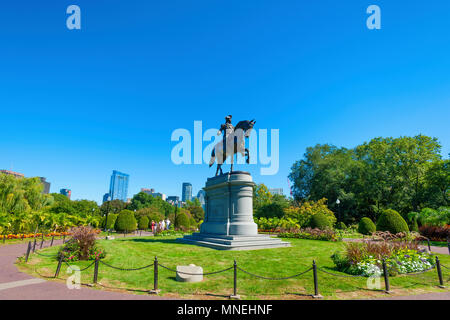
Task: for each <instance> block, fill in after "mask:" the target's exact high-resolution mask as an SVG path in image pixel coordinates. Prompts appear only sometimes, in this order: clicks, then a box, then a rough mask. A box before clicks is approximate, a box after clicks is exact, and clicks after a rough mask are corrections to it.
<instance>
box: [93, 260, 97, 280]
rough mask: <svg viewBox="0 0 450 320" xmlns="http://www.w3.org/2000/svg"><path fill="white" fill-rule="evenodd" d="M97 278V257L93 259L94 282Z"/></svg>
mask: <svg viewBox="0 0 450 320" xmlns="http://www.w3.org/2000/svg"><path fill="white" fill-rule="evenodd" d="M97 279H98V259H95V265H94V284H96V283H97Z"/></svg>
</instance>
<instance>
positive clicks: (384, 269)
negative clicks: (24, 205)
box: [26, 242, 450, 299]
mask: <svg viewBox="0 0 450 320" xmlns="http://www.w3.org/2000/svg"><path fill="white" fill-rule="evenodd" d="M32 247H33V245H31V242H29V243H28V248H27V253H26V261H28V256H29V254H30V253H36V254H37V255H39V256H44V257H50V258H56V257H58V254H43V253H40V252H38V251H34V249H35V248H33V249H32ZM32 251H33V252H32ZM63 263H64V264H65V265H66V266H67V268H69V269H71V270H73V271H79V272H81V271H85V270H87V269H89V268H91V267H92V266H94V278H93V283H94V284H97V283H98V281H97V280H98V273H99V265H100V264H101V265H103V266H105V267H107V268H111V269H115V270H119V271H124V272H132V271H139V270H144V269H148V268H151V267H153V281H154V283H153V289H151V290H148V293H152V294H158V293H159V292H160V290H159V289H158V277H159V275H158V273H159V268H158V267H161V268H163V269H165V270H168V271H171V272H175V273H177V274H184V275H190V276H209V275H215V274H220V273H224V272H227V271H230V270H232V269H233V270H234V277H233V294H231V295H230V298H231V299H239V298H240V296H239V295H238V294H237V283H238V282H237V274H238V271H240V272H242V273H244V274H247V275H249V276H252V277H255V278H259V279H263V280H273V281H276V280H288V279H293V278H297V277H300V276H302V275H304V274H307V273H309V272H311V271H312V273H313V280H314V294H313V295H311V296H312V297H314V298H322V296H321V295H320V294H319V288H318V283H319V281H318V275H317V273H318V272H317V271H320V272H323V273H325V274H328V275H330V276H333V277H339V278H368V277H367V276H365V275H348V274H345V275H344V274H337V273H333V272H330V271H328V270H326V269H325V268H324V267H320V268H319V267H317V265H316V263H315V261H313V264H312V267H310V268H308V269H306V270H304V271H301V272H299V273H297V274H294V275H291V276H286V277H268V276H263V275H259V274H255V273H252V272H250V271H247V270H245V269H244V268H241V267H240V266H238V265H237V263H236V261H235V262H234V265H233V266H231V267H228V268H225V269H222V270H218V271H212V272H202V273H190V272H185V271H179V270H176V269H173V268H170V267H168V266H166V265H163V264H161V263H159V261H158V259H157V257H155V260H154V261H153V263H151V264H148V265H145V266H142V267H138V268H123V267H117V266H113V265H111V264H109V263H107V262H105V261H103V260H102V259H97V260H94V261H93V262H92V263H90V264H89V265H88V266H86V267H85V268H83V269H80V270H78V269H74V268H73V267H72V266H71V265H70V264H69V263H68V262H67V261H64V259H63V257H61V256H60V258H59V261H58V266H57V269H56V272H55V275H54V276H53V277H49V276H44V275H41V274H39V273H38V272H37V271H36V270H35V272H36V273H37V274H38V275H39V276H41V277H43V278H58V275H59V272H60V269H61V265H62V264H63ZM442 268H444V269H446V270H448V269H450V268H449V267H447V266H445V265H443V264H441V263H440V261H439V259H438V257H437V256H436V263H435V264H434V265H432V266H431V267H430V268H428V269H426V270H423V271H420V272H414V273H407V274H402V275H404V276H415V275H420V274H424V273H427V272H429V271H431V270H433V269H437V274H438V279H439V287H441V288H444V280H443V275H442V271H443V270H442ZM380 271H381V272H382V274H383V275H384V280H385V290H384V291H385V292H387V293H390V292H391V291H390V285H389V271H388V268H387V267H386V264H385V261H384V260H383V267H382V268H381V269H380ZM449 280H450V279H447V280H445V282H448V281H449ZM99 285H101V284H99ZM101 286H103V285H101ZM127 290H131V291H143V290H141V289H127ZM144 291H145V290H144Z"/></svg>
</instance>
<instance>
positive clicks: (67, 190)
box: [59, 189, 72, 199]
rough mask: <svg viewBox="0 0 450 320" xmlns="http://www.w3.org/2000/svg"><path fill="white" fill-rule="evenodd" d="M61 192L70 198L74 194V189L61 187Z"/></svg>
mask: <svg viewBox="0 0 450 320" xmlns="http://www.w3.org/2000/svg"><path fill="white" fill-rule="evenodd" d="M59 193H61V194H62V195H65V196H66V197H67V198H69V199H70V196H71V195H72V190H70V189H61V190H59Z"/></svg>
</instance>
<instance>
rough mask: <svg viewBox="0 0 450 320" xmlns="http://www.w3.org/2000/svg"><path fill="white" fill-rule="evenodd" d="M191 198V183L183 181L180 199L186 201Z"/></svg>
mask: <svg viewBox="0 0 450 320" xmlns="http://www.w3.org/2000/svg"><path fill="white" fill-rule="evenodd" d="M191 200H192V184H191V183H189V182H184V183H183V187H182V190H181V201H182V202H187V201H191Z"/></svg>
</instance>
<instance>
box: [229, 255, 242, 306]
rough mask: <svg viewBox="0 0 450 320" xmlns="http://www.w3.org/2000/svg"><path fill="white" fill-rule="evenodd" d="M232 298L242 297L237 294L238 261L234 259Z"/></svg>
mask: <svg viewBox="0 0 450 320" xmlns="http://www.w3.org/2000/svg"><path fill="white" fill-rule="evenodd" d="M230 299H241V296H240V295H238V294H237V262H236V260H234V264H233V294H232V295H231V296H230Z"/></svg>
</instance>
